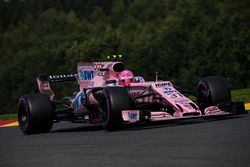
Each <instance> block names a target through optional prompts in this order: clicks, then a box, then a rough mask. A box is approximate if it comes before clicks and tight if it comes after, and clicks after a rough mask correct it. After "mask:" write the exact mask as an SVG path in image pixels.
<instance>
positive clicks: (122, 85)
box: [18, 61, 246, 134]
mask: <svg viewBox="0 0 250 167" xmlns="http://www.w3.org/2000/svg"><path fill="white" fill-rule="evenodd" d="M66 81H74V82H78V84H79V91H78V93H75V95H74V96H72V97H65V98H63V99H62V100H58V99H56V96H55V93H54V92H53V90H52V89H51V87H50V84H52V83H58V82H66ZM37 83H38V87H39V91H40V93H37V94H25V95H23V96H21V97H20V99H19V102H18V122H19V127H20V129H21V130H22V132H23V133H25V134H34V133H42V132H49V131H50V130H51V128H52V125H53V123H54V122H58V121H61V120H68V121H72V122H79V120H81V121H82V122H88V123H92V124H102V125H103V127H104V128H105V129H107V130H119V129H122V128H124V127H125V124H129V123H138V122H153V121H165V120H179V119H190V118H192V119H193V118H210V117H213V118H214V117H221V116H229V115H234V114H244V113H246V111H245V108H244V103H243V102H237V103H235V102H232V101H231V94H230V89H229V86H228V84H227V82H226V81H225V80H224V79H223V78H221V77H219V76H210V77H205V78H202V79H200V81H199V82H198V85H197V89H196V90H184V89H181V88H179V87H177V86H175V85H173V84H172V83H171V82H170V81H160V80H158V79H157V76H156V80H155V81H145V80H144V79H143V78H142V77H140V76H137V77H136V76H133V73H132V72H131V71H128V70H126V67H125V64H124V63H122V62H119V61H114V62H112V61H110V62H80V63H78V64H77V73H71V74H61V75H41V76H39V77H37ZM190 95H192V96H193V97H196V98H197V100H196V101H195V102H194V101H192V100H190V99H189V98H188V96H190Z"/></svg>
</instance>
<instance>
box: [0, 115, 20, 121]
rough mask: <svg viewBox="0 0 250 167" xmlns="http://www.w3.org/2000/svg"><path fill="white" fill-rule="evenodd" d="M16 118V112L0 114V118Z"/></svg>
mask: <svg viewBox="0 0 250 167" xmlns="http://www.w3.org/2000/svg"><path fill="white" fill-rule="evenodd" d="M11 119H17V114H0V120H11Z"/></svg>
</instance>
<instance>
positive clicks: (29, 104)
mask: <svg viewBox="0 0 250 167" xmlns="http://www.w3.org/2000/svg"><path fill="white" fill-rule="evenodd" d="M52 113H53V107H52V102H51V100H50V99H49V97H48V96H47V95H44V94H27V95H23V96H22V97H20V99H19V102H18V123H19V127H20V129H21V131H22V132H23V133H24V134H35V133H45V132H49V131H50V130H51V128H52V125H53V117H52Z"/></svg>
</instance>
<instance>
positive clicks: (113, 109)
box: [100, 87, 132, 131]
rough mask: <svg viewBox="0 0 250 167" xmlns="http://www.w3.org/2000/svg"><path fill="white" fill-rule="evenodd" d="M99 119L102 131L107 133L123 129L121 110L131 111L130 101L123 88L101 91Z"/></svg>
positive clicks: (109, 88) (110, 88)
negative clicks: (107, 131) (104, 130)
mask: <svg viewBox="0 0 250 167" xmlns="http://www.w3.org/2000/svg"><path fill="white" fill-rule="evenodd" d="M100 105H101V119H102V124H103V127H104V129H106V130H109V131H114V130H120V129H123V127H124V126H123V125H124V122H123V119H122V113H121V111H122V110H127V109H131V106H132V105H131V99H130V97H129V95H128V92H127V90H126V89H125V88H122V87H107V88H104V89H103V91H102V97H101V102H100Z"/></svg>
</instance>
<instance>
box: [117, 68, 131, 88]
mask: <svg viewBox="0 0 250 167" xmlns="http://www.w3.org/2000/svg"><path fill="white" fill-rule="evenodd" d="M133 81H134V74H133V73H132V72H131V71H129V70H124V71H122V72H121V73H120V74H119V75H118V83H119V85H126V84H129V83H132V82H133Z"/></svg>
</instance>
